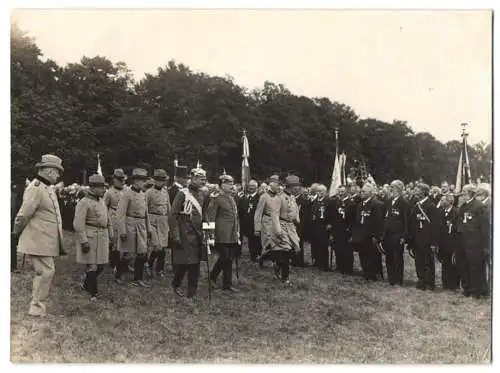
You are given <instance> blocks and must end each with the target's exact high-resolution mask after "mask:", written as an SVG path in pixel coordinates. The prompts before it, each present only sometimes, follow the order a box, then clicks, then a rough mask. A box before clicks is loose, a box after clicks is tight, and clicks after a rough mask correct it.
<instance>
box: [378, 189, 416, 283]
mask: <svg viewBox="0 0 500 373" xmlns="http://www.w3.org/2000/svg"><path fill="white" fill-rule="evenodd" d="M409 215H410V205H409V203H408V201H407V200H406V199H405V198H403V197H399V198H398V199H397V200H390V201H388V202H387V204H386V208H385V219H384V235H383V238H382V241H383V246H384V250H385V252H386V260H385V265H386V267H387V277H388V278H389V283H390V284H391V285H394V284H399V285H403V274H404V259H403V258H404V255H403V254H404V245H402V244H401V240H402V239H404V240H405V241H408V219H409Z"/></svg>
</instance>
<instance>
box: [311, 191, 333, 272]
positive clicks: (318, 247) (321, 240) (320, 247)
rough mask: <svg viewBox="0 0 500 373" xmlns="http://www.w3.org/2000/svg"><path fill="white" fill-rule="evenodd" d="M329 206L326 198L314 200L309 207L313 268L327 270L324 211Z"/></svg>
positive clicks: (327, 240)
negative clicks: (310, 213) (313, 258)
mask: <svg viewBox="0 0 500 373" xmlns="http://www.w3.org/2000/svg"><path fill="white" fill-rule="evenodd" d="M328 204H329V199H328V197H324V198H323V199H321V200H320V199H319V198H316V199H315V200H314V201H313V203H312V205H311V212H312V222H311V238H310V242H311V250H312V252H313V256H314V257H315V259H316V260H315V266H316V267H318V268H319V269H322V270H328V268H329V263H328V246H329V233H328V232H327V230H326V224H327V223H326V210H327V206H328Z"/></svg>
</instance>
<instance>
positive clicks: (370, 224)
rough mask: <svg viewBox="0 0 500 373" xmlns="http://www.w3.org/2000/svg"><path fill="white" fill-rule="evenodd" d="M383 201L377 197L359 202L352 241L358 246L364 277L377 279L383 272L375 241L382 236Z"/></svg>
mask: <svg viewBox="0 0 500 373" xmlns="http://www.w3.org/2000/svg"><path fill="white" fill-rule="evenodd" d="M382 211H383V206H382V202H380V201H378V200H377V199H376V198H375V197H372V198H370V199H369V200H368V201H363V202H361V203H360V204H358V206H357V209H356V215H355V220H354V221H353V226H352V242H353V244H354V245H355V246H357V247H358V251H359V259H360V261H361V268H362V269H363V277H364V278H365V279H367V280H372V281H377V275H379V274H382V270H381V263H382V259H381V255H380V252H379V251H378V249H377V246H376V244H375V243H374V241H378V240H379V239H380V237H381V236H382V232H383V224H384V216H383V214H382Z"/></svg>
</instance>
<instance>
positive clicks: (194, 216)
mask: <svg viewBox="0 0 500 373" xmlns="http://www.w3.org/2000/svg"><path fill="white" fill-rule="evenodd" d="M193 199H194V200H193ZM205 208H206V195H205V193H203V192H202V191H201V190H196V189H194V188H192V187H190V188H186V189H181V190H180V191H179V192H178V193H177V194H176V196H175V198H174V203H173V204H172V214H171V216H170V236H171V238H172V240H173V241H179V242H180V247H175V248H174V249H173V250H174V251H173V252H174V264H176V265H177V264H198V263H199V262H200V258H201V249H202V243H203V231H202V227H203V226H202V223H203V210H204V209H205ZM200 210H201V211H200Z"/></svg>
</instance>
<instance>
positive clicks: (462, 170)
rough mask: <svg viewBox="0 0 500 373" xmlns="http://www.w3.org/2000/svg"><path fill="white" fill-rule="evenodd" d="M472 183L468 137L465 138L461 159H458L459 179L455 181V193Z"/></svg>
mask: <svg viewBox="0 0 500 373" xmlns="http://www.w3.org/2000/svg"><path fill="white" fill-rule="evenodd" d="M470 181H471V176H470V165H469V155H468V154H467V137H466V136H463V141H462V149H461V150H460V158H459V159H458V169H457V179H456V181H455V191H456V192H460V191H462V187H463V186H464V185H467V184H469V183H470Z"/></svg>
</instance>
